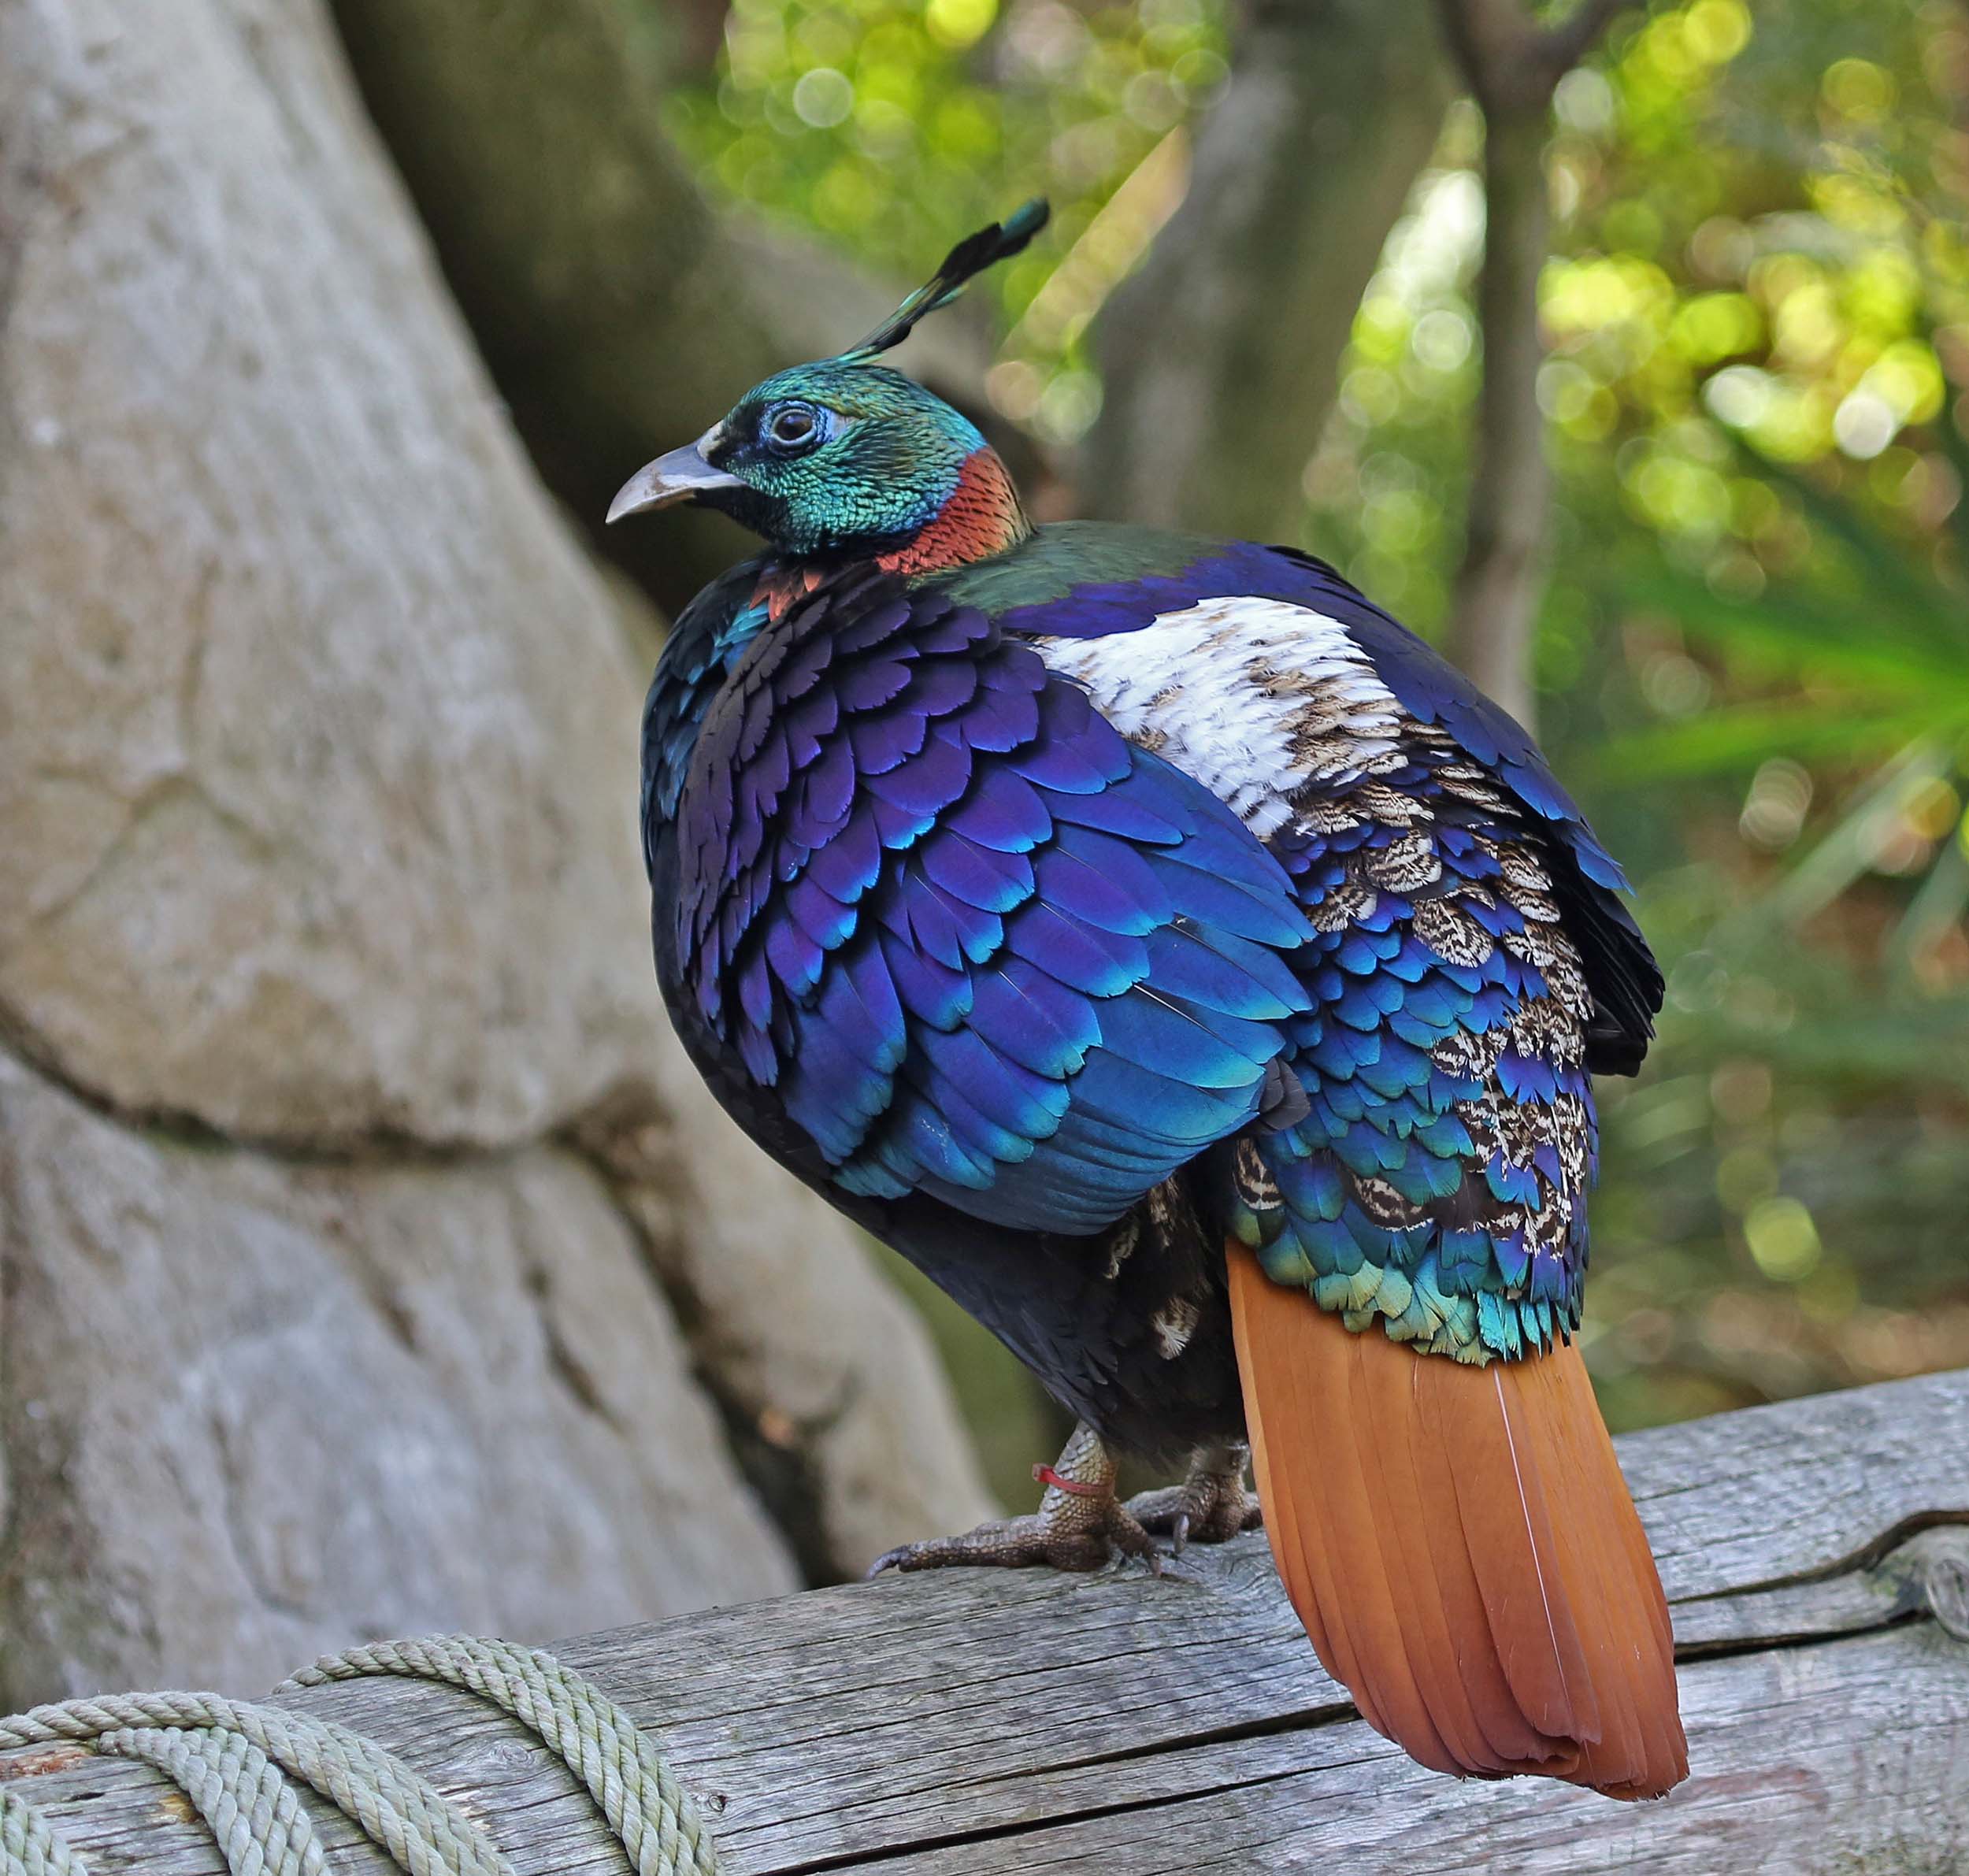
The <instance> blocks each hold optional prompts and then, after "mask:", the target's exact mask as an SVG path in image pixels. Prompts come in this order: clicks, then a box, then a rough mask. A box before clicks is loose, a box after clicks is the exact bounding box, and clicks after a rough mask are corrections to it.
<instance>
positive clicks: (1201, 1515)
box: [1122, 1440, 1265, 1557]
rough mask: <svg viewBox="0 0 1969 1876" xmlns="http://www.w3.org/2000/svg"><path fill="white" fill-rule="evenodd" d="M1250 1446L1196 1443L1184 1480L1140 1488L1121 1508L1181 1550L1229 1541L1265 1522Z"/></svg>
mask: <svg viewBox="0 0 1969 1876" xmlns="http://www.w3.org/2000/svg"><path fill="white" fill-rule="evenodd" d="M1250 1459H1251V1448H1249V1447H1248V1446H1247V1445H1245V1444H1244V1442H1243V1441H1242V1440H1237V1441H1234V1442H1233V1443H1231V1444H1226V1445H1223V1446H1203V1447H1200V1448H1197V1451H1196V1457H1195V1458H1194V1459H1192V1460H1191V1461H1190V1467H1189V1477H1188V1478H1186V1479H1185V1480H1184V1481H1183V1482H1182V1483H1181V1485H1165V1486H1163V1487H1162V1489H1159V1490H1158V1491H1154V1492H1137V1493H1136V1494H1135V1496H1133V1498H1131V1499H1130V1500H1129V1501H1128V1503H1126V1504H1125V1505H1124V1506H1123V1507H1122V1509H1123V1510H1124V1511H1126V1512H1128V1513H1129V1515H1130V1516H1132V1517H1133V1518H1134V1520H1135V1522H1137V1524H1139V1525H1140V1526H1141V1527H1142V1529H1144V1530H1145V1531H1147V1532H1149V1533H1151V1534H1152V1535H1153V1536H1155V1537H1167V1538H1169V1539H1170V1542H1171V1546H1172V1548H1173V1549H1174V1552H1175V1554H1176V1555H1177V1556H1179V1557H1180V1556H1181V1555H1182V1554H1183V1547H1184V1546H1185V1544H1224V1543H1227V1542H1228V1541H1229V1540H1230V1539H1231V1538H1233V1537H1236V1536H1237V1534H1238V1533H1240V1531H1255V1530H1256V1529H1259V1527H1260V1526H1262V1525H1263V1523H1264V1522H1265V1515H1264V1513H1263V1511H1260V1510H1259V1504H1258V1497H1257V1495H1256V1494H1255V1492H1252V1490H1251V1488H1250V1487H1249V1486H1248V1485H1246V1484H1245V1483H1244V1468H1245V1466H1246V1465H1247V1464H1248V1463H1249V1462H1250Z"/></svg>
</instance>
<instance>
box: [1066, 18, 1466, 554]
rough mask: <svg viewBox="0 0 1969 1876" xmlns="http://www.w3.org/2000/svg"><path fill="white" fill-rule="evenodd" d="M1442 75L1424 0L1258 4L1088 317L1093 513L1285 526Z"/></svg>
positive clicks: (1434, 125) (1442, 95)
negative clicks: (1095, 363)
mask: <svg viewBox="0 0 1969 1876" xmlns="http://www.w3.org/2000/svg"><path fill="white" fill-rule="evenodd" d="M1450 89H1451V87H1450V77H1449V70H1448V61H1446V60H1445V58H1444V57H1443V54H1442V52H1441V47H1440V45H1439V43H1438V35H1437V31H1436V28H1435V24H1434V22H1433V18H1432V17H1431V14H1430V11H1429V6H1428V5H1427V3H1426V0H1330V3H1329V4H1326V5H1323V6H1303V5H1302V4H1300V3H1299V0H1255V4H1253V5H1252V6H1251V9H1250V14H1249V17H1248V20H1247V21H1246V23H1245V24H1244V28H1243V30H1242V32H1240V35H1239V37H1238V40H1237V54H1236V62H1235V65H1234V68H1233V73H1232V76H1231V80H1230V83H1229V87H1228V88H1227V90H1226V93H1225V95H1224V97H1223V98H1222V100H1221V101H1220V102H1218V105H1217V106H1216V107H1215V108H1214V110H1213V111H1212V112H1211V116H1210V117H1209V119H1208V120H1207V122H1206V123H1205V124H1204V125H1203V129H1202V131H1201V132H1200V135H1199V136H1198V139H1197V143H1196V158H1195V161H1194V165H1193V170H1192V180H1191V185H1190V191H1189V194H1188V197H1187V198H1186V199H1185V202H1184V205H1183V206H1182V208H1181V209H1179V210H1178V211H1177V214H1176V216H1175V217H1174V219H1173V220H1172V221H1170V224H1169V226H1168V227H1167V228H1166V229H1165V230H1164V231H1163V232H1162V235H1161V236H1160V238H1159V239H1158V241H1157V242H1156V244H1155V249H1154V250H1153V252H1152V254H1151V256H1150V258H1149V260H1148V262H1147V264H1146V265H1144V267H1143V268H1142V269H1141V270H1140V273H1137V275H1136V276H1135V277H1134V278H1133V280H1130V281H1129V283H1128V284H1126V285H1125V287H1122V289H1121V291H1118V293H1117V294H1116V295H1115V296H1114V302H1113V303H1112V305H1111V306H1110V307H1109V308H1108V309H1107V312H1106V313H1104V314H1103V316H1102V319H1101V322H1100V325H1099V334H1098V336H1099V347H1100V354H1101V358H1102V363H1103V369H1104V370H1105V372H1106V374H1107V378H1106V382H1107V402H1106V406H1105V407H1104V410H1103V414H1102V417H1101V421H1100V422H1099V425H1097V426H1096V428H1095V431H1094V432H1093V434H1092V437H1091V439H1089V444H1088V452H1087V465H1086V470H1085V476H1084V494H1085V499H1086V502H1087V503H1088V506H1089V507H1090V508H1091V509H1092V510H1093V511H1094V512H1096V513H1101V514H1105V515H1110V516H1113V517H1118V518H1125V519H1129V520H1134V521H1146V522H1151V523H1155V524H1158V525H1168V526H1176V525H1181V526H1188V527H1196V528H1208V529H1211V530H1213V531H1215V532H1222V533H1228V534H1249V535H1256V536H1259V538H1261V539H1266V538H1281V539H1296V537H1297V535H1298V532H1299V522H1300V515H1301V513H1302V512H1303V506H1304V504H1303V498H1302V496H1301V495H1300V477H1301V474H1302V473H1303V470H1304V468H1305V465H1306V462H1307V458H1308V457H1310V456H1311V454H1312V453H1313V450H1314V449H1315V447H1316V445H1317V443H1318V438H1319V432H1320V428H1321V426H1322V424H1323V423H1324V421H1325V420H1326V413H1327V411H1328V410H1329V409H1330V408H1331V406H1332V403H1333V395H1334V391H1335V380H1336V376H1337V372H1338V369H1339V365H1340V356H1341V354H1342V353H1343V352H1344V350H1345V349H1346V346H1347V341H1348V335H1349V334H1350V332H1352V326H1353V319H1354V313H1355V309H1356V308H1357V307H1358V306H1359V303H1360V297H1361V294H1362V292H1363V289H1364V288H1365V287H1366V284H1367V281H1368V280H1369V278H1370V276H1371V275H1372V274H1373V272H1374V266H1375V264H1376V262H1377V261H1378V260H1379V258H1380V256H1381V247H1382V244H1383V243H1385V240H1386V239H1387V236H1388V232H1389V229H1390V228H1392V226H1393V225H1394V222H1395V219H1396V217H1397V216H1398V215H1399V214H1400V212H1401V208H1402V205H1403V203H1404V201H1405V200H1406V199H1407V195H1408V191H1409V187H1410V185H1411V184H1412V183H1413V182H1414V180H1415V176H1416V175H1417V173H1418V171H1419V170H1420V169H1421V168H1422V165H1423V163H1424V162H1425V161H1427V159H1428V157H1429V151H1430V150H1431V149H1432V148H1433V146H1434V143H1435V140H1436V136H1437V131H1438V129H1439V128H1440V127H1441V121H1442V113H1443V108H1444V106H1445V105H1446V104H1447V102H1448V99H1449V96H1450Z"/></svg>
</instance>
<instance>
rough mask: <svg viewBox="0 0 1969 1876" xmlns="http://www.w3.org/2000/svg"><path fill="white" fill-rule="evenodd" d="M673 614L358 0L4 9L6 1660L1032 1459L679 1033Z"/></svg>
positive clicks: (540, 1561) (549, 1608) (468, 1593)
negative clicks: (642, 785)
mask: <svg viewBox="0 0 1969 1876" xmlns="http://www.w3.org/2000/svg"><path fill="white" fill-rule="evenodd" d="M705 369H711V366H710V365H709V364H708V363H707V365H706V367H705ZM630 453H631V454H634V452H633V451H631V452H630ZM650 643H651V628H650V626H649V624H648V622H647V620H646V619H645V618H643V617H642V615H640V614H639V613H638V612H637V610H636V607H635V606H634V605H633V604H632V603H629V602H625V601H624V600H623V599H621V598H620V597H619V596H618V595H616V594H614V593H612V592H611V591H610V588H609V587H608V585H607V584H606V583H605V582H604V581H603V580H601V579H600V578H599V577H597V575H596V573H595V571H594V569H592V568H591V565H589V564H588V562H587V560H586V558H585V557H584V554H582V552H581V551H580V549H579V548H578V547H577V545H576V544H575V543H573V541H572V539H570V538H569V535H568V534H567V532H566V531H565V527H564V525H563V524H562V521H561V520H560V518H559V517H558V515H557V514H556V513H555V512H554V508H553V506H552V504H551V502H550V501H549V500H548V499H547V498H546V497H545V495H543V491H541V489H540V487H539V485H538V484H537V483H536V480H535V479H534V476H533V474H532V470H531V469H530V467H529V465H528V462H527V461H526V458H525V455H524V454H523V453H522V451H521V449H520V447H519V446H518V444H517V441H516V439H515V438H514V436H513V434H512V433H511V432H510V429H509V428H508V427H507V425H506V419H505V417H504V413H503V411H502V408H501V406H500V405H499V401H498V400H497V399H496V398H495V396H494V395H493V393H492V391H491V387H490V385H489V384H488V382H487V380H486V378H485V376H484V373H482V371H481V370H480V368H479V365H478V364H477V361H476V358H474V356H473V353H472V350H471V348H470V347H469V343H468V342H467V341H466V339H465V335H464V332H463V328H462V324H461V322H460V321H459V320H458V317H456V315H455V313H454V310H453V309H452V307H451V306H450V304H449V302H447V299H446V298H445V297H444V295H443V291H442V290H441V288H440V287H439V285H438V284H437V282H436V277H435V275H434V273H433V271H432V267H431V265H430V264H429V261H428V255H427V253H426V251H425V245H424V243H423V240H422V239H421V235H420V232H419V231H418V229H417V226H416V224H415V222H414V221H413V219H412V218H411V217H410V215H409V213H407V212H406V204H405V202H404V200H403V198H402V194H401V192H400V191H399V189H398V187H397V186H396V184H395V179H394V177H393V176H392V175H391V173H390V172H389V170H388V169H387V165H385V164H384V162H383V161H381V160H380V156H379V153H378V150H377V147H376V143H375V140H374V139H373V135H372V134H371V132H370V130H369V125H368V124H367V121H366V120H365V118H364V117H363V115H362V111H361V108H360V106H359V105H358V103H357V102H356V101H355V98H354V93H353V91H352V90H351V89H350V86H349V84H348V82H347V75H346V72H344V70H343V66H342V63H341V60H340V56H339V49H338V48H337V46H336V43H335V41H334V39H333V36H332V32H330V31H329V29H328V26H327V24H326V21H325V20H324V17H322V16H321V13H320V10H319V9H318V7H317V6H315V5H313V4H311V3H310V0H148V3H147V4H146V5H143V6H135V7H132V6H124V5H120V4H117V0H0V825H4V826H5V827H6V829H7V836H6V840H5V841H4V842H0V1038H3V1039H4V1046H3V1047H0V1651H3V1652H0V1707H13V1706H21V1705H24V1704H27V1703H28V1702H29V1701H30V1700H37V1699H43V1698H47V1697H50V1696H56V1695H59V1694H63V1693H69V1692H77V1691H80V1690H81V1689H85V1688H91V1687H97V1686H100V1685H104V1684H106V1683H118V1684H143V1683H154V1682H157V1681H187V1680H195V1681H200V1682H207V1681H216V1682H217V1684H219V1685H221V1686H237V1687H247V1686H251V1685H262V1684H264V1683H265V1681H267V1680H268V1679H269V1678H270V1677H271V1676H272V1675H273V1674H275V1673H276V1671H277V1670H280V1669H282V1668H284V1667H286V1666H287V1665H291V1663H292V1662H294V1661H295V1660H296V1659H301V1658H302V1657H304V1656H306V1655H308V1654H309V1653H310V1652H313V1650H316V1649H317V1648H323V1647H327V1646H331V1645H339V1644H345V1643H347V1642H348V1641H352V1640H354V1639H356V1638H358V1637H361V1636H365V1635H374V1634H377V1633H384V1632H391V1631H405V1630H414V1629H430V1628H434V1627H436V1628H447V1627H465V1628H471V1629H486V1630H496V1631H501V1632H504V1633H510V1634H512V1635H514V1636H515V1637H536V1638H539V1637H545V1636H547V1635H549V1634H551V1633H554V1632H556V1631H557V1630H565V1629H570V1628H575V1627H582V1626H592V1625H594V1624H595V1623H597V1622H610V1621H617V1620H623V1619H628V1618H632V1617H636V1616H640V1615H654V1614H657V1613H659V1612H662V1611H666V1610H669V1611H674V1610H678V1609H681V1608H685V1607H692V1606H695V1605H698V1604H701V1603H705V1602H707V1601H711V1600H730V1599H732V1598H736V1597H739V1596H750V1595H756V1594H758V1593H762V1592H766V1591H768V1590H770V1589H777V1588H783V1587H785V1586H788V1585H790V1584H792V1582H794V1581H795V1580H796V1578H797V1576H798V1574H799V1569H798V1563H799V1562H802V1561H803V1562H804V1563H805V1564H806V1565H807V1568H808V1570H810V1571H811V1572H812V1573H814V1574H843V1573H845V1572H847V1571H848V1570H851V1569H854V1568H855V1567H858V1566H859V1564H860V1563H862V1562H863V1561H864V1560H865V1559H866V1558H867V1557H868V1556H869V1555H870V1554H871V1553H872V1552H874V1551H875V1550H877V1549H879V1548H881V1547H883V1546H884V1545H885V1544H888V1543H890V1542H892V1541H894V1540H896V1539H899V1538H901V1537H907V1536H913V1535H918V1534H921V1533H925V1532H928V1531H930V1530H933V1529H949V1528H953V1527H956V1526H962V1525H963V1524H965V1523H966V1522H970V1520H971V1519H973V1518H975V1517H977V1515H981V1513H983V1512H984V1511H985V1510H986V1509H987V1507H986V1505H985V1502H984V1499H983V1496H982V1493H981V1489H980V1488H979V1487H978V1485H977V1480H976V1475H975V1473H974V1470H973V1467H972V1465H971V1462H970V1458H969V1455H968V1450H967V1448H966V1445H965V1443H964V1441H963V1439H962V1435H961V1433H959V1430H958V1429H957V1427H956V1425H955V1420H954V1417H953V1415H952V1414H951V1409H950V1407H949V1403H948V1401H947V1398H946V1396H945V1395H944V1392H943V1391H942V1388H941V1384H940V1381H939V1379H938V1377H936V1374H935V1372H934V1370H933V1366H932V1365H931V1363H930V1362H929V1358H928V1356H927V1354H926V1353H925V1348H924V1346H923V1343H922V1340H921V1337H920V1335H919V1334H918V1333H917V1331H916V1330H915V1329H914V1326H913V1325H912V1323H911V1322H910V1319H909V1318H907V1314H906V1313H905V1312H904V1311H903V1310H902V1308H901V1307H900V1305H899V1303H897V1302H896V1299H894V1298H893V1297H892V1296H890V1295H889V1293H888V1292H887V1291H886V1290H885V1289H884V1288H883V1287H882V1286H881V1284H880V1283H879V1282H878V1281H877V1278H876V1277H875V1276H874V1274H873V1272H872V1270H871V1269H870V1266H869V1265H868V1264H867V1263H866V1261H865V1259H864V1258H863V1256H862V1252H861V1251H860V1249H859V1248H858V1246H857V1245H856V1244H854V1243H853V1242H852V1241H851V1239H850V1237H849V1236H848V1234H847V1233H845V1231H844V1229H842V1228H841V1227H840V1225H838V1224H837V1223H836V1221H835V1220H834V1219H833V1218H832V1215H831V1214H829V1213H828V1212H827V1211H826V1210H825V1207H822V1206H821V1204H820V1203H819V1202H818V1200H815V1199H811V1198H810V1197H808V1196H806V1195H804V1194H803V1193H801V1192H798V1191H797V1190H795V1188H792V1186H791V1185H789V1184H788V1182H786V1181H784V1180H782V1179H781V1177H779V1176H778V1175H777V1173H774V1172H773V1171H772V1170H770V1169H769V1167H768V1166H766V1163H765V1162H763V1161H762V1159H759V1158H758V1155H756V1154H755V1152H754V1151H752V1149H751V1147H748V1146H747V1145H746V1144H744V1143H743V1140H740V1138H739V1136H738V1135H737V1133H736V1130H735V1129H732V1128H731V1127H729V1125H727V1124H726V1123H725V1122H724V1121H723V1120H722V1119H721V1118H720V1117H718V1116H717V1115H716V1114H713V1113H711V1112H710V1111H709V1110H707V1109H706V1107H704V1105H703V1097H702V1096H701V1094H700V1093H699V1091H698V1090H697V1089H696V1088H695V1077H693V1076H692V1074H691V1073H690V1071H689V1070H688V1066H687V1065H685V1064H684V1062H683V1061H682V1059H681V1057H680V1054H679V1051H677V1046H676V1044H674V1042H673V1040H671V1038H670V1036H669V1031H668V1028H667V1025H666V1023H665V1021H664V1020H663V1018H662V1012H661V1010H660V1007H659V1005H658V999H657V997H656V995H655V992H654V985H653V983H652V981H651V970H650V966H649V961H648V950H647V925H646V906H645V902H644V898H643V887H642V881H641V877H640V873H641V869H640V859H639V856H638V855H637V852H636V839H635V833H634V828H633V821H634V815H633V811H632V805H631V804H632V803H633V800H634V799H635V797H634V788H635V773H634V769H635V750H636V711H637V704H638V701H639V699H640V695H641V692H642V689H643V683H644V681H645V679H646V677H647V658H648V647H649V644H650ZM803 1311H810V1312H811V1313H810V1314H807V1315H805V1316H803V1314H802V1312H803ZM742 1462H743V1463H745V1464H743V1465H742ZM748 1466H749V1470H748V1469H747V1468H748ZM748 1476H749V1478H750V1481H751V1483H750V1484H749V1485H748V1483H747V1478H748Z"/></svg>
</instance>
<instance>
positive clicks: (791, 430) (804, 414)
mask: <svg viewBox="0 0 1969 1876" xmlns="http://www.w3.org/2000/svg"><path fill="white" fill-rule="evenodd" d="M820 433H821V425H820V419H819V418H818V417H816V416H815V415H814V413H813V412H812V411H811V410H808V409H807V406H805V405H804V404H788V406H786V408H785V409H784V410H776V411H774V412H773V416H772V420H771V421H770V422H769V423H768V424H767V425H766V435H767V436H769V438H771V439H772V440H773V442H774V443H777V445H778V446H779V447H780V448H781V449H783V450H798V449H803V448H804V447H806V446H807V444H809V443H812V442H814V440H815V439H817V438H818V436H819V435H820Z"/></svg>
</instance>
